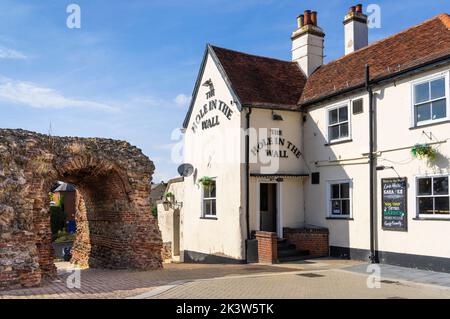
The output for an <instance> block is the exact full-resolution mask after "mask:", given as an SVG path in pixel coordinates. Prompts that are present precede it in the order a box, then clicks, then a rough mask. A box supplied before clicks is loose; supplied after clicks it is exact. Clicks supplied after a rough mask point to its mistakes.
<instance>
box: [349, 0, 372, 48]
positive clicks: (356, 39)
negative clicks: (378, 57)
mask: <svg viewBox="0 0 450 319" xmlns="http://www.w3.org/2000/svg"><path fill="white" fill-rule="evenodd" d="M344 32H345V54H346V55H347V54H349V53H352V52H353V51H356V50H359V49H361V48H363V47H365V46H367V45H368V44H369V28H368V26H367V16H366V15H365V14H364V13H363V8H362V4H357V5H356V6H352V7H350V9H349V11H348V13H347V15H346V16H345V18H344Z"/></svg>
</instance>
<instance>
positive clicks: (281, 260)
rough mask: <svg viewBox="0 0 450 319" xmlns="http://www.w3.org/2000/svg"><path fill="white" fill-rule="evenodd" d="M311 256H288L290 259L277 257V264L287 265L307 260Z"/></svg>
mask: <svg viewBox="0 0 450 319" xmlns="http://www.w3.org/2000/svg"><path fill="white" fill-rule="evenodd" d="M310 258H311V256H310V255H309V254H308V255H304V256H290V257H279V258H278V262H279V263H287V262H290V261H300V260H307V259H310Z"/></svg>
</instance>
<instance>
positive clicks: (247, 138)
mask: <svg viewBox="0 0 450 319" xmlns="http://www.w3.org/2000/svg"><path fill="white" fill-rule="evenodd" d="M250 114H252V108H251V107H249V108H248V112H247V114H246V120H247V124H246V129H247V134H246V135H245V224H246V227H247V239H250ZM246 242H247V241H246ZM246 248H247V247H246ZM246 251H247V249H246Z"/></svg>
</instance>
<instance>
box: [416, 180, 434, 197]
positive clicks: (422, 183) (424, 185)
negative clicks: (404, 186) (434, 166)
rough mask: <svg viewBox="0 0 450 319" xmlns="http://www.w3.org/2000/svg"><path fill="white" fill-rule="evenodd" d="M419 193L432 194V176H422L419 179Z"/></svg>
mask: <svg viewBox="0 0 450 319" xmlns="http://www.w3.org/2000/svg"><path fill="white" fill-rule="evenodd" d="M417 184H418V192H417V195H431V178H420V179H419V180H417Z"/></svg>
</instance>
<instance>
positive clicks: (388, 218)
mask: <svg viewBox="0 0 450 319" xmlns="http://www.w3.org/2000/svg"><path fill="white" fill-rule="evenodd" d="M407 191H408V180H407V178H384V179H382V180H381V194H382V209H383V211H382V227H383V229H384V230H394V231H407V230H408V210H407Z"/></svg>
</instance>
